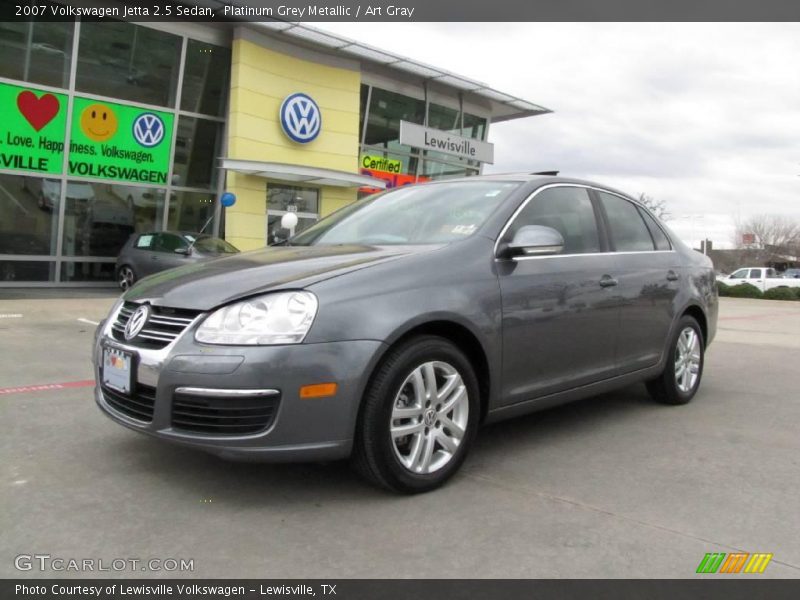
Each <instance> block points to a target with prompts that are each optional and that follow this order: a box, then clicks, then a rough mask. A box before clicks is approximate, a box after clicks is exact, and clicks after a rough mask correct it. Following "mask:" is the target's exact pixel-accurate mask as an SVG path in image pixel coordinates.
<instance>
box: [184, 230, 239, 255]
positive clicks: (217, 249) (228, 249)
mask: <svg viewBox="0 0 800 600" xmlns="http://www.w3.org/2000/svg"><path fill="white" fill-rule="evenodd" d="M183 237H184V238H186V239H187V240H188V241H189V243H190V244H193V246H192V247H193V248H195V249H196V250H197V251H198V252H208V253H210V254H236V253H237V252H239V250H237V249H236V248H235V247H234V246H232V245H231V244H229V243H228V242H226V241H225V240H221V239H219V238H215V237H212V236H210V235H201V236H194V235H189V234H186V235H184V236H183Z"/></svg>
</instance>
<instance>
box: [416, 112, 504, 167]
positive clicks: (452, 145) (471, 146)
mask: <svg viewBox="0 0 800 600" xmlns="http://www.w3.org/2000/svg"><path fill="white" fill-rule="evenodd" d="M400 143H401V144H406V145H407V146H413V147H414V148H422V149H424V150H435V151H436V152H441V153H443V154H451V155H453V156H459V157H461V158H468V159H471V160H476V161H478V162H483V163H489V164H492V163H494V144H490V143H489V142H482V141H480V140H474V139H472V138H468V137H463V136H460V135H456V134H454V133H448V132H447V131H441V130H440V129H431V128H430V127H423V126H422V125H416V124H415V123H410V122H408V121H400Z"/></svg>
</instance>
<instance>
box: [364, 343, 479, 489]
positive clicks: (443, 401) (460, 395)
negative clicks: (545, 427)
mask: <svg viewBox="0 0 800 600" xmlns="http://www.w3.org/2000/svg"><path fill="white" fill-rule="evenodd" d="M478 393H479V392H478V382H477V379H476V377H475V373H474V370H473V368H472V365H471V364H470V362H469V360H468V359H467V357H466V356H465V355H464V354H463V353H462V352H461V351H460V350H459V349H458V348H456V347H455V346H454V345H453V344H452V343H450V342H449V341H448V340H445V339H443V338H440V337H434V336H420V337H417V338H413V339H411V340H409V341H408V342H407V343H405V344H403V345H402V346H399V347H398V348H396V349H394V350H392V351H390V353H389V355H388V356H387V357H386V359H385V360H384V361H383V363H382V364H381V366H380V367H379V368H378V370H377V372H376V374H375V376H374V377H373V379H372V382H371V383H370V385H369V387H368V389H367V393H366V395H365V397H364V404H363V406H362V410H361V415H360V418H359V423H358V428H357V432H356V440H355V448H354V451H353V464H354V466H355V468H356V470H358V471H359V472H360V473H361V474H362V475H363V476H365V477H366V478H367V479H368V480H369V481H370V482H372V483H374V484H377V485H379V486H382V487H385V488H388V489H391V490H394V491H398V492H403V493H418V492H426V491H429V490H432V489H435V488H437V487H439V486H440V485H442V484H443V483H444V482H445V481H447V479H448V478H449V477H451V476H452V475H453V474H454V473H455V472H456V471H457V470H458V468H459V467H460V466H461V463H462V462H463V461H464V458H465V457H466V455H467V452H468V450H469V446H470V445H471V443H472V440H473V439H474V437H475V433H476V430H477V426H478V417H479V414H480V403H479V396H478Z"/></svg>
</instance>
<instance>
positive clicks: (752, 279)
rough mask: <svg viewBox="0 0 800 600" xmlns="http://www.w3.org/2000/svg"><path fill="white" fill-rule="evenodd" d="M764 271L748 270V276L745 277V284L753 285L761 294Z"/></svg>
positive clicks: (763, 286)
mask: <svg viewBox="0 0 800 600" xmlns="http://www.w3.org/2000/svg"><path fill="white" fill-rule="evenodd" d="M764 279H765V277H764V269H750V274H749V275H748V276H747V283H749V284H750V285H754V286H755V287H757V288H758V289H760V290H761V291H762V292H763V291H764V288H765V285H764Z"/></svg>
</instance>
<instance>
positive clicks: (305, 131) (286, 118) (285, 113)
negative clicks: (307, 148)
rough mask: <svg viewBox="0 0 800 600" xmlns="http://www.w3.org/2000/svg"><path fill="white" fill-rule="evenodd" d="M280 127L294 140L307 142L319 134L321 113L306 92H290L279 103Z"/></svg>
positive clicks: (302, 142) (301, 142)
mask: <svg viewBox="0 0 800 600" xmlns="http://www.w3.org/2000/svg"><path fill="white" fill-rule="evenodd" d="M280 115H281V127H282V128H283V132H284V133H285V134H286V135H287V136H289V138H291V139H292V140H294V141H295V142H299V143H300V144H307V143H308V142H310V141H312V140H313V139H314V138H316V137H317V136H318V135H319V131H320V129H321V127H322V115H321V113H320V110H319V106H317V103H316V102H314V100H313V99H312V98H311V97H310V96H307V95H306V94H301V93H297V94H291V95H289V96H287V97H286V98H285V99H284V101H283V103H282V104H281V111H280Z"/></svg>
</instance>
